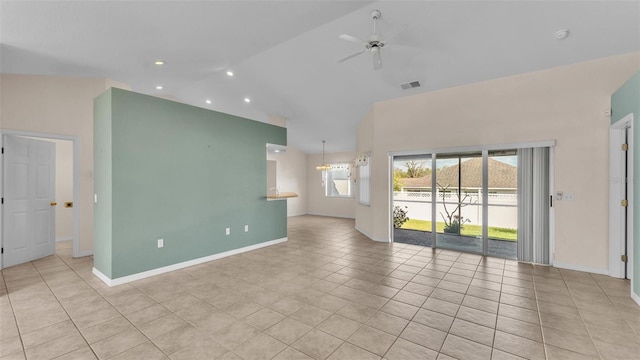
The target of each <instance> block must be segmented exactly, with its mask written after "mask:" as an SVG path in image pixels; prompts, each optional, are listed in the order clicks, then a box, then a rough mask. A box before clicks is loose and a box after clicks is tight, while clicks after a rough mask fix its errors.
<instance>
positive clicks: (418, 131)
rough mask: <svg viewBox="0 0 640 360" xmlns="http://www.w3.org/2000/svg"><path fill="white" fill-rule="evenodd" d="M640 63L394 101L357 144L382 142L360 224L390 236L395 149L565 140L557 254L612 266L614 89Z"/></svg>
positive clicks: (571, 262)
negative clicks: (569, 197) (568, 197)
mask: <svg viewBox="0 0 640 360" xmlns="http://www.w3.org/2000/svg"><path fill="white" fill-rule="evenodd" d="M638 68H640V53H634V54H628V55H623V56H616V57H611V58H606V59H600V60H596V61H590V62H586V63H581V64H576V65H571V66H566V67H560V68H555V69H551V70H546V71H540V72H535V73H529V74H524V75H519V76H513V77H508V78H503V79H498V80H493V81H487V82H483V83H477V84H472V85H466V86H460V87H456V88H450V89H445V90H441V91H435V92H431V93H424V94H419V95H415V96H410V97H405V98H400V99H395V100H389V101H384V102H380V103H376V104H374V106H373V113H372V114H370V115H368V116H367V117H365V118H364V119H363V121H362V122H361V123H360V125H359V128H358V138H357V151H358V152H359V153H360V152H364V151H368V150H372V176H371V177H372V180H371V186H372V199H371V207H363V206H361V205H356V207H357V210H356V214H357V217H356V224H357V226H358V228H360V230H361V231H362V232H363V233H365V234H367V235H369V236H371V237H372V238H374V239H376V240H383V241H386V240H388V238H389V231H390V229H389V220H388V219H389V208H390V205H389V195H388V194H389V188H390V184H389V166H388V152H390V151H401V150H420V149H445V148H452V147H462V146H478V145H497V144H506V143H514V142H528V141H538V140H556V141H557V146H556V147H555V149H554V160H555V163H554V168H553V171H554V174H555V176H554V179H553V186H554V189H555V190H556V191H558V190H562V191H565V192H571V193H573V195H574V197H575V200H574V201H561V202H556V203H555V204H554V205H555V217H554V223H555V232H554V236H555V263H556V265H566V266H569V267H573V268H580V269H583V270H593V271H602V272H606V271H607V266H608V259H607V256H608V239H607V237H608V226H607V219H608V205H607V204H608V150H609V149H608V140H609V125H610V119H609V116H607V115H606V112H607V111H608V110H609V109H610V96H611V94H612V93H613V92H614V91H615V90H616V89H617V88H618V87H619V86H620V85H622V84H623V83H624V81H625V80H627V79H628V78H629V77H630V76H631V75H633V73H635V72H636V71H637V70H638Z"/></svg>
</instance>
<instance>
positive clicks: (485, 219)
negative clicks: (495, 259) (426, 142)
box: [387, 140, 556, 265]
mask: <svg viewBox="0 0 640 360" xmlns="http://www.w3.org/2000/svg"><path fill="white" fill-rule="evenodd" d="M555 145H556V141H555V140H544V141H531V142H519V143H509V144H496V145H477V146H463V147H450V148H432V149H428V148H427V149H422V150H404V151H390V152H388V153H387V157H388V161H389V184H390V186H389V204H390V206H389V208H388V209H387V211H388V212H389V220H390V225H391V226H389V232H390V234H389V235H390V236H389V241H390V242H393V241H394V239H393V162H394V158H395V157H402V156H416V155H424V156H430V157H431V168H432V169H434V171H432V172H431V183H432V184H435V183H436V171H435V168H436V160H437V156H438V154H448V153H468V152H481V153H482V203H483V212H482V252H481V255H484V256H487V255H488V251H489V244H488V242H489V236H488V231H489V230H488V225H489V214H488V211H486V209H484V208H485V207H488V200H489V191H488V184H489V159H488V158H489V151H495V150H510V149H518V148H536V147H548V148H549V193H550V194H551V195H553V193H554V188H553V183H554V181H553V179H554V171H553V168H554V147H555ZM435 195H436V187H435V186H432V187H431V199H432V201H431V214H432V215H431V220H432V221H431V233H432V234H433V235H432V236H433V240H432V241H431V247H432V248H434V249H435V248H436V247H437V246H436V245H437V237H438V236H437V231H436V221H435V213H436V206H437V204H436V201H435ZM554 233H555V231H554V207H553V206H550V207H549V264H550V265H553V262H554V257H555V250H554V249H555V238H554Z"/></svg>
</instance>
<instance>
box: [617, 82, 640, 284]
mask: <svg viewBox="0 0 640 360" xmlns="http://www.w3.org/2000/svg"><path fill="white" fill-rule="evenodd" d="M611 109H612V114H611V123H612V124H613V123H615V122H617V121H619V120H621V119H622V118H624V117H625V116H627V115H629V114H630V113H633V141H634V149H633V172H634V174H633V179H634V184H635V185H637V184H638V183H639V182H638V179H639V178H640V176H638V172H640V71H638V72H637V73H636V74H635V75H634V76H632V77H631V79H629V80H628V81H627V82H626V83H624V85H622V86H621V87H620V88H619V89H618V90H617V91H616V92H615V93H614V94H613V95H612V96H611ZM633 213H634V219H633V275H632V277H631V278H632V281H633V289H634V291H635V294H636V295H638V296H640V188H639V187H638V186H635V187H634V192H633Z"/></svg>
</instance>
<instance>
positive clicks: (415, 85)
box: [400, 80, 421, 90]
mask: <svg viewBox="0 0 640 360" xmlns="http://www.w3.org/2000/svg"><path fill="white" fill-rule="evenodd" d="M420 86H421V85H420V81H417V80H416V81H411V82H408V83H404V84H400V87H401V88H402V90H409V89H414V88H418V87H420Z"/></svg>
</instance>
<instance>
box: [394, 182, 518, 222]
mask: <svg viewBox="0 0 640 360" xmlns="http://www.w3.org/2000/svg"><path fill="white" fill-rule="evenodd" d="M464 197H465V195H464V194H463V195H462V198H463V199H464V203H465V204H467V205H464V206H462V208H461V210H460V213H461V216H462V217H463V218H464V219H468V221H467V224H472V225H482V192H480V191H478V192H477V193H469V194H467V197H466V199H465V198H464ZM488 198H489V199H488V212H489V226H492V227H502V228H509V229H517V227H518V195H517V194H489V196H488ZM445 199H446V200H447V202H446V206H447V209H448V210H449V212H451V211H452V210H454V209H455V207H456V205H457V200H458V197H457V195H456V194H446V195H445ZM393 204H394V206H401V207H403V208H404V207H406V209H405V210H406V211H407V216H408V217H409V218H410V219H416V220H429V221H430V220H431V192H404V191H397V192H394V193H393ZM441 214H442V215H446V212H445V205H444V204H443V203H442V197H441V195H440V193H439V192H437V195H436V215H437V220H436V221H443V220H442V215H441Z"/></svg>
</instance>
